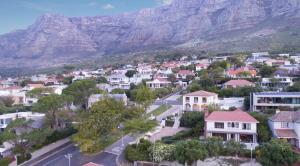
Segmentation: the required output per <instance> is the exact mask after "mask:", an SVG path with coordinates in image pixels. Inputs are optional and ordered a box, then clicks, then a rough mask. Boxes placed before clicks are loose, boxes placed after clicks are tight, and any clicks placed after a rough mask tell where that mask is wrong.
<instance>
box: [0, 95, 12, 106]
mask: <svg viewBox="0 0 300 166" xmlns="http://www.w3.org/2000/svg"><path fill="white" fill-rule="evenodd" d="M1 104H2V105H4V106H5V107H12V105H13V104H14V100H13V98H12V97H9V96H1V97H0V105H1Z"/></svg>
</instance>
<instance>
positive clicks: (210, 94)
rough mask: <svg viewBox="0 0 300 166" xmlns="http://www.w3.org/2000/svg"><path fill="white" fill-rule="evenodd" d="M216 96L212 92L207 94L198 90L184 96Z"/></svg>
mask: <svg viewBox="0 0 300 166" xmlns="http://www.w3.org/2000/svg"><path fill="white" fill-rule="evenodd" d="M217 95H218V94H216V93H213V92H207V91H204V90H200V91H196V92H192V93H188V94H185V95H184V96H217Z"/></svg>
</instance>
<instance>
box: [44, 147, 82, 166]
mask: <svg viewBox="0 0 300 166" xmlns="http://www.w3.org/2000/svg"><path fill="white" fill-rule="evenodd" d="M77 153H79V151H76V152H73V153H71V154H72V155H75V154H77ZM64 157H65V156H64V155H63V156H59V157H57V158H55V159H53V160H50V161H48V162H47V163H46V164H43V166H47V165H49V164H50V163H52V162H54V161H57V160H59V159H61V158H64ZM66 160H67V159H66Z"/></svg>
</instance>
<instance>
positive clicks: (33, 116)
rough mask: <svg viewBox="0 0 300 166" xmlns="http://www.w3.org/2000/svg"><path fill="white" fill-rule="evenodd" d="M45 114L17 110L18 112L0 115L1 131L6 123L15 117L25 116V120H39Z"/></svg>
mask: <svg viewBox="0 0 300 166" xmlns="http://www.w3.org/2000/svg"><path fill="white" fill-rule="evenodd" d="M44 116H45V114H41V113H34V112H18V113H9V114H3V115H0V130H1V131H3V130H4V129H5V128H6V127H7V125H8V124H9V123H10V122H11V121H13V120H15V119H17V118H25V119H26V120H34V121H35V120H39V119H41V118H44Z"/></svg>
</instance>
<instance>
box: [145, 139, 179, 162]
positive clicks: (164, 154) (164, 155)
mask: <svg viewBox="0 0 300 166" xmlns="http://www.w3.org/2000/svg"><path fill="white" fill-rule="evenodd" d="M150 151H151V153H150V156H151V161H154V162H157V163H160V162H162V161H173V160H174V159H175V158H174V151H175V145H169V144H163V143H160V142H158V143H155V144H152V146H151V147H150Z"/></svg>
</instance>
